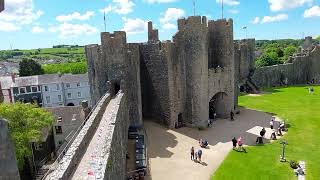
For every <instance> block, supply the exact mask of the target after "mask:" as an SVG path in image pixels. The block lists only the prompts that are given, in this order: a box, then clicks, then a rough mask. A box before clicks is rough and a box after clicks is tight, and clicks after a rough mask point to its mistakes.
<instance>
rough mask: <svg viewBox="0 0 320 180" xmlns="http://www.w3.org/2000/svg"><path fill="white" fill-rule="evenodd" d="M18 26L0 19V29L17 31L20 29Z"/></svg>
mask: <svg viewBox="0 0 320 180" xmlns="http://www.w3.org/2000/svg"><path fill="white" fill-rule="evenodd" d="M20 29H21V28H20V26H17V25H16V24H14V23H11V22H4V21H0V31H5V32H10V31H18V30H20Z"/></svg>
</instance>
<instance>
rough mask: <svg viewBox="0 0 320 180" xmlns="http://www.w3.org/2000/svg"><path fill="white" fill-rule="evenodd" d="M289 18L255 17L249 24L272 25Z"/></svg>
mask: <svg viewBox="0 0 320 180" xmlns="http://www.w3.org/2000/svg"><path fill="white" fill-rule="evenodd" d="M288 18H289V16H288V15H287V14H278V15H275V16H264V17H263V18H260V17H255V18H254V19H253V20H252V21H251V23H252V24H259V23H260V24H265V23H272V22H280V21H285V20H287V19H288Z"/></svg>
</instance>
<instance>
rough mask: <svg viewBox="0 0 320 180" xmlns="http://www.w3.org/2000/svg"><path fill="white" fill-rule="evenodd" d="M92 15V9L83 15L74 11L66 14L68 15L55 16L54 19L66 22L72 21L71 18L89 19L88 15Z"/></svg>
mask: <svg viewBox="0 0 320 180" xmlns="http://www.w3.org/2000/svg"><path fill="white" fill-rule="evenodd" d="M92 16H94V12H93V11H87V12H86V13H84V14H83V15H81V14H80V13H78V12H74V13H72V14H68V15H60V16H57V17H56V20H57V21H60V22H66V21H72V20H80V21H85V20H88V19H90V17H92Z"/></svg>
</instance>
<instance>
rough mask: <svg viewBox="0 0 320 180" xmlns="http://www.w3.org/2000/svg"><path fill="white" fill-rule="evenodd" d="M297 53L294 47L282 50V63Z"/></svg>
mask: <svg viewBox="0 0 320 180" xmlns="http://www.w3.org/2000/svg"><path fill="white" fill-rule="evenodd" d="M296 51H297V48H296V47H294V46H288V47H286V48H285V49H284V57H283V58H284V59H283V60H284V61H287V60H288V58H289V56H292V55H293V54H294V53H295V52H296Z"/></svg>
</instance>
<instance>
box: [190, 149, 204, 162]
mask: <svg viewBox="0 0 320 180" xmlns="http://www.w3.org/2000/svg"><path fill="white" fill-rule="evenodd" d="M201 157H202V150H201V149H199V150H198V151H196V150H195V149H194V147H191V160H192V161H195V162H201Z"/></svg>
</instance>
